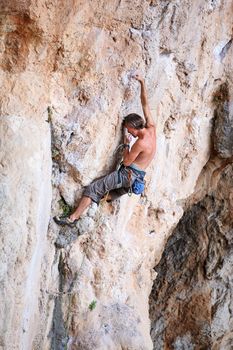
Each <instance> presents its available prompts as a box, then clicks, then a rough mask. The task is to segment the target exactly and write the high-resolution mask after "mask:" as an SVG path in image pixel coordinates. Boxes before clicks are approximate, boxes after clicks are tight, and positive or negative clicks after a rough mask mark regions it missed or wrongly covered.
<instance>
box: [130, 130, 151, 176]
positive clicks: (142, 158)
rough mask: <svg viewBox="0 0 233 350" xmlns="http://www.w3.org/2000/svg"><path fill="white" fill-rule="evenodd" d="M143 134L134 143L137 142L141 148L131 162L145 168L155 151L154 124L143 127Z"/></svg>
mask: <svg viewBox="0 0 233 350" xmlns="http://www.w3.org/2000/svg"><path fill="white" fill-rule="evenodd" d="M145 131H146V132H145V135H144V137H143V138H138V140H137V141H136V142H135V145H136V144H138V146H140V148H141V152H140V153H139V155H138V156H137V157H136V158H135V160H134V162H133V164H135V165H137V166H138V167H139V168H140V169H142V170H145V169H146V168H147V167H148V165H149V164H150V163H151V161H152V159H153V158H154V155H155V151H156V128H155V126H149V127H148V128H145Z"/></svg>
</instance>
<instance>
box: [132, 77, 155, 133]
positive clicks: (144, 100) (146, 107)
mask: <svg viewBox="0 0 233 350" xmlns="http://www.w3.org/2000/svg"><path fill="white" fill-rule="evenodd" d="M134 78H135V79H136V80H138V81H139V83H140V84H141V103H142V109H143V113H144V116H145V119H146V127H147V128H149V127H150V126H155V123H154V121H153V118H152V115H151V111H150V107H149V103H148V98H147V94H146V87H145V81H144V79H143V78H142V77H141V76H140V75H138V74H137V75H135V76H134Z"/></svg>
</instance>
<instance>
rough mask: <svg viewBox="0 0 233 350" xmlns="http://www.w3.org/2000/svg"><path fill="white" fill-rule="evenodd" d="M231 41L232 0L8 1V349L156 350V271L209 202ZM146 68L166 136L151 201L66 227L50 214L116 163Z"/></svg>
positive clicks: (3, 40) (150, 182) (2, 48)
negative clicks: (194, 205) (205, 191)
mask: <svg viewBox="0 0 233 350" xmlns="http://www.w3.org/2000/svg"><path fill="white" fill-rule="evenodd" d="M223 19H224V21H223ZM231 44H232V4H231V2H229V1H204V2H203V1H201V0H198V1H195V2H193V1H191V0H187V1H184V2H181V1H179V0H175V1H172V2H170V1H146V0H145V1H139V0H138V1H134V2H132V1H126V0H124V1H113V0H112V1H110V2H109V1H103V0H102V1H86V2H84V1H82V0H69V1H66V2H64V1H61V0H56V1H53V2H51V1H47V0H39V1H34V0H25V1H11V2H9V1H7V0H3V1H2V2H1V4H0V69H1V70H0V79H1V83H2V84H1V93H0V100H1V117H2V118H1V145H2V147H1V163H0V164H1V174H2V175H1V179H2V181H1V193H2V198H3V199H4V200H3V205H2V223H3V225H2V228H1V242H2V247H3V249H2V250H1V251H2V253H1V260H2V261H3V263H2V264H1V274H2V279H1V280H2V281H3V282H2V284H1V295H2V298H1V299H2V301H3V302H2V308H1V310H2V311H1V312H2V315H6V316H5V317H3V316H2V317H1V320H2V323H1V334H0V345H1V347H2V348H3V349H64V348H65V347H67V348H69V349H91V350H93V349H101V350H104V349H132V350H137V349H152V348H153V344H152V340H151V337H150V319H149V304H148V298H149V295H150V292H151V287H152V284H153V280H154V278H155V273H154V270H153V267H154V265H155V264H156V263H158V262H159V260H160V258H161V254H162V251H163V248H164V244H165V242H166V240H167V237H168V236H169V235H170V234H171V232H172V230H173V229H174V227H175V226H176V224H177V222H178V221H179V219H180V218H181V217H182V215H183V208H184V206H185V203H186V202H187V203H188V202H190V203H191V202H194V201H195V200H196V197H195V196H194V197H192V196H191V195H192V194H193V193H194V194H195V195H198V193H199V192H200V193H201V190H200V191H199V192H198V191H197V189H196V182H197V180H198V177H199V175H200V173H201V171H202V169H203V167H204V166H205V164H206V162H207V161H208V158H209V154H210V147H211V143H210V134H211V129H212V121H213V117H214V114H215V115H216V114H219V113H220V114H222V112H221V108H223V109H224V105H222V107H221V106H220V107H219V109H217V108H216V104H215V103H214V101H213V96H215V99H217V100H218V99H219V96H218V95H217V96H216V91H220V89H223V91H226V86H228V85H227V84H229V81H230V79H231V78H230V74H229V72H230V70H229V67H231V65H232V63H231V61H230V57H231V53H232V46H231ZM227 67H228V69H227ZM138 70H139V71H141V73H142V74H143V75H144V76H145V79H146V84H147V88H148V94H149V100H150V105H151V109H152V114H153V117H154V119H155V121H156V124H157V135H158V138H157V154H156V157H155V159H154V161H153V163H152V164H151V166H150V168H149V169H148V172H147V188H146V197H145V198H144V203H141V201H140V200H139V198H137V197H136V196H135V197H128V196H125V197H123V198H122V199H120V200H119V201H117V202H116V203H113V204H111V205H110V204H107V203H105V202H103V203H101V205H100V206H99V207H98V208H97V207H96V206H95V205H94V204H93V205H92V207H91V208H90V210H88V211H87V213H86V214H85V215H84V216H83V217H82V219H81V220H80V221H79V223H78V224H77V227H76V228H74V229H65V228H61V229H60V228H59V227H58V226H57V225H56V224H55V223H54V222H53V221H52V220H50V222H49V215H50V216H51V217H52V216H53V215H54V214H57V213H58V212H59V211H61V210H64V211H68V210H69V208H70V207H74V206H75V205H76V204H77V202H78V199H79V198H80V196H81V193H82V188H83V186H85V185H87V184H88V183H90V182H91V181H92V180H93V179H94V178H96V177H98V176H101V175H103V174H105V173H107V172H109V171H111V170H112V169H113V168H114V166H115V164H116V158H117V155H116V154H115V153H114V151H115V150H116V148H117V145H118V144H119V142H120V140H121V120H122V117H123V116H124V115H125V114H126V113H128V112H133V111H134V112H138V113H140V114H141V113H142V110H141V107H140V99H139V86H138V84H137V82H136V81H134V80H133V79H132V78H131V77H132V74H133V73H135V72H136V71H138ZM224 84H225V85H224ZM221 91H222V90H221ZM220 95H221V93H220ZM223 95H224V96H226V93H224V94H223ZM221 96H222V95H221ZM221 98H222V97H221ZM224 98H225V97H224ZM214 111H215V112H214ZM227 123H231V122H230V119H229V121H228V122H227ZM220 129H221V128H220ZM220 129H219V130H220ZM216 130H217V128H216ZM222 130H223V131H224V128H223V129H222ZM221 132H222V131H221V130H220V131H219V133H220V134H219V133H218V134H219V135H220V137H221ZM229 147H230V148H231V143H230V144H229ZM220 148H221V147H220ZM227 156H228V155H227ZM51 161H52V164H51ZM51 165H52V169H51ZM51 184H52V189H53V191H52V198H51ZM11 208H14V209H16V210H13V211H12V210H10V209H11ZM50 208H51V210H50ZM48 224H49V228H48ZM7 296H8V297H7ZM9 296H10V298H9ZM16 339H17V341H16Z"/></svg>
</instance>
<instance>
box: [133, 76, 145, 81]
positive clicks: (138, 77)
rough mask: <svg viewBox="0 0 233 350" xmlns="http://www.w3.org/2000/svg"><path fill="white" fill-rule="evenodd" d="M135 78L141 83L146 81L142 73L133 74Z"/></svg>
mask: <svg viewBox="0 0 233 350" xmlns="http://www.w3.org/2000/svg"><path fill="white" fill-rule="evenodd" d="M133 78H134V79H136V80H137V81H139V82H140V83H144V79H143V78H142V76H141V75H140V74H135V75H134V76H133Z"/></svg>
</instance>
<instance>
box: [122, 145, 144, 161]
mask: <svg viewBox="0 0 233 350" xmlns="http://www.w3.org/2000/svg"><path fill="white" fill-rule="evenodd" d="M141 151H142V149H141V147H140V146H139V145H138V143H137V142H135V144H134V145H133V146H132V148H131V150H130V151H129V148H128V147H127V148H125V150H124V153H123V164H124V165H125V166H129V165H131V164H132V163H133V162H134V160H135V159H136V158H137V156H138V155H139V153H141Z"/></svg>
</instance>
